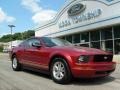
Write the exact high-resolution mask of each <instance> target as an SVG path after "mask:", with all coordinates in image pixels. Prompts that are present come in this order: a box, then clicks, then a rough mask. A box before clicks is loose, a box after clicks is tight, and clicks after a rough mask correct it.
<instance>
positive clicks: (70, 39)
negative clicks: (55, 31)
mask: <svg viewBox="0 0 120 90" xmlns="http://www.w3.org/2000/svg"><path fill="white" fill-rule="evenodd" d="M66 40H67V41H69V42H71V43H72V35H69V36H66Z"/></svg>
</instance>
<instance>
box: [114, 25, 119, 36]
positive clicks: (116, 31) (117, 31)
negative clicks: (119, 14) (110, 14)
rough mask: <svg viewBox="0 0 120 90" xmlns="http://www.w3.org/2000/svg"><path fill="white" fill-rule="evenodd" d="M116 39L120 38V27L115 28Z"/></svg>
mask: <svg viewBox="0 0 120 90" xmlns="http://www.w3.org/2000/svg"><path fill="white" fill-rule="evenodd" d="M114 38H120V25H119V26H115V27H114Z"/></svg>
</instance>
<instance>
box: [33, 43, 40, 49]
mask: <svg viewBox="0 0 120 90" xmlns="http://www.w3.org/2000/svg"><path fill="white" fill-rule="evenodd" d="M32 46H33V47H37V48H40V47H41V46H42V45H41V44H40V43H32Z"/></svg>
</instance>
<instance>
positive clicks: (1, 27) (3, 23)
mask: <svg viewBox="0 0 120 90" xmlns="http://www.w3.org/2000/svg"><path fill="white" fill-rule="evenodd" d="M64 3H65V0H0V37H1V36H3V35H6V34H10V28H9V27H8V25H11V24H13V25H15V26H16V27H15V28H13V33H16V32H24V31H27V30H30V29H32V28H33V27H36V26H39V25H40V24H41V23H43V22H46V21H48V20H51V19H52V18H53V17H54V16H55V15H56V13H57V12H58V11H59V10H60V8H61V7H62V5H63V4H64Z"/></svg>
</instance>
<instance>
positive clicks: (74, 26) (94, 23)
mask: <svg viewBox="0 0 120 90" xmlns="http://www.w3.org/2000/svg"><path fill="white" fill-rule="evenodd" d="M35 36H48V37H59V38H63V39H66V40H68V41H70V42H72V43H73V44H77V45H80V46H86V47H93V48H99V49H103V50H106V51H109V52H113V53H114V54H120V0H68V1H66V3H65V4H64V5H63V7H62V8H61V10H60V11H59V12H58V14H57V15H56V17H55V18H54V19H53V20H51V21H49V22H47V23H45V24H43V25H41V26H40V27H38V28H36V32H35Z"/></svg>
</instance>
